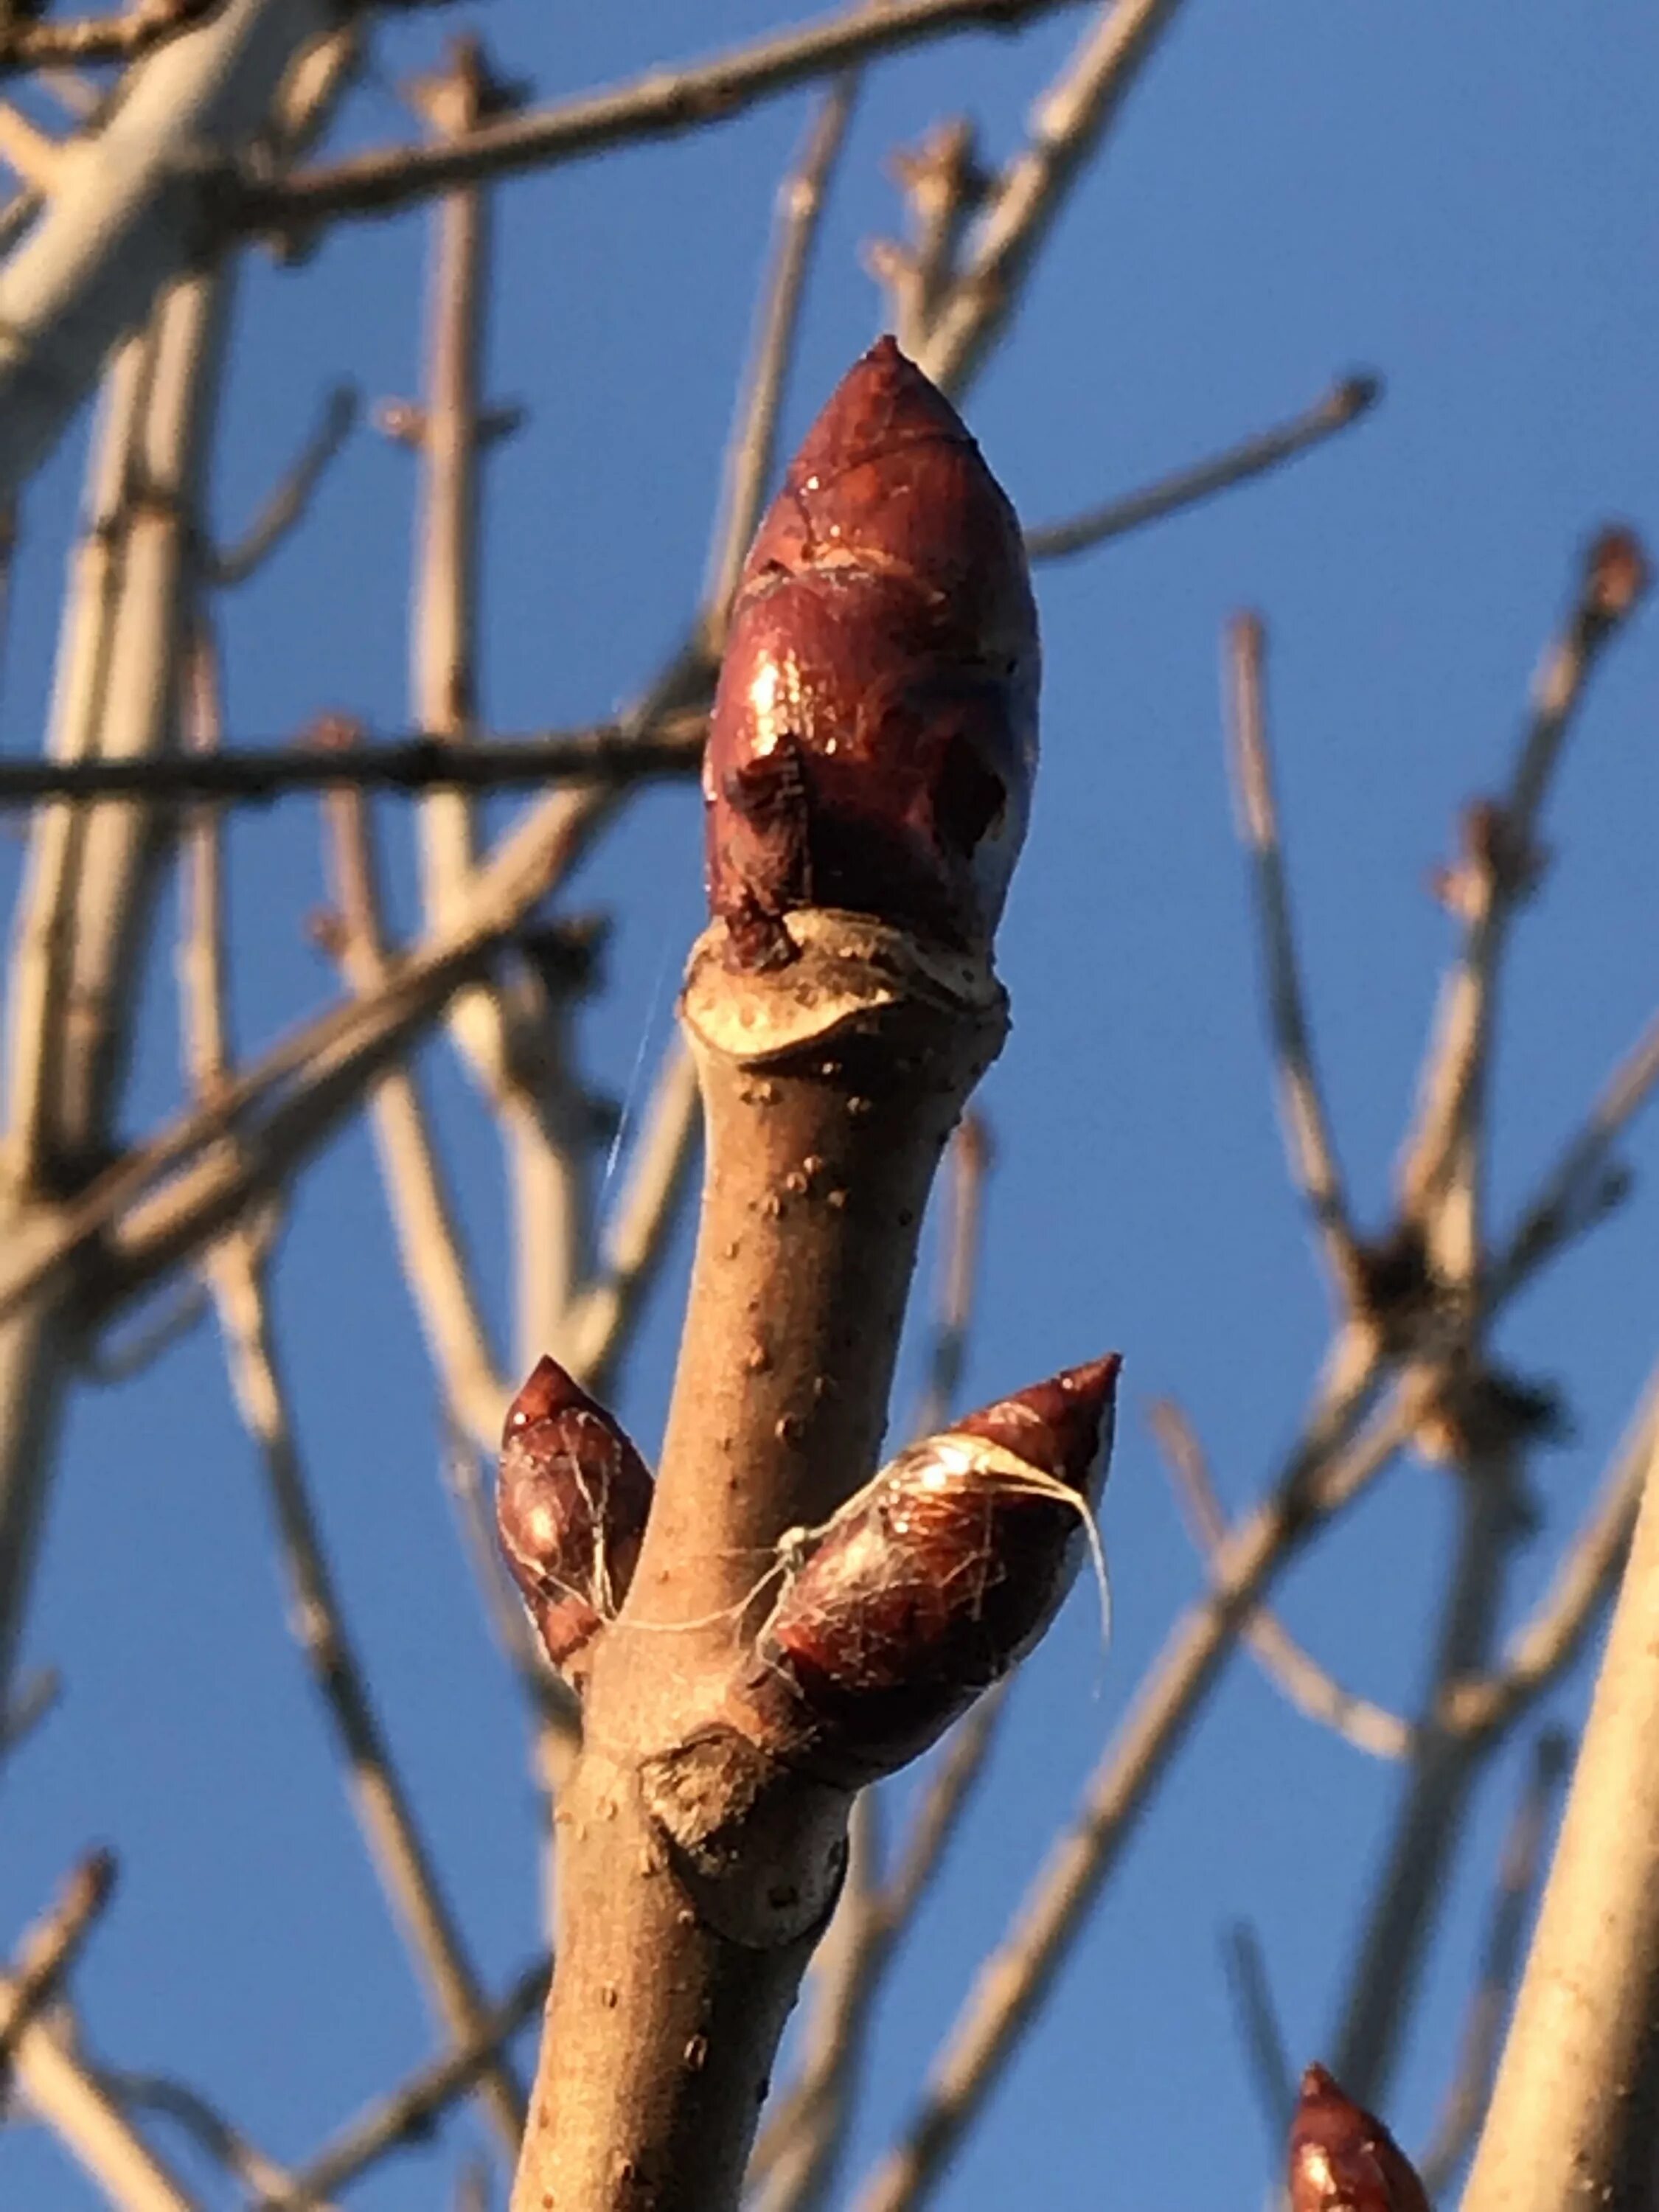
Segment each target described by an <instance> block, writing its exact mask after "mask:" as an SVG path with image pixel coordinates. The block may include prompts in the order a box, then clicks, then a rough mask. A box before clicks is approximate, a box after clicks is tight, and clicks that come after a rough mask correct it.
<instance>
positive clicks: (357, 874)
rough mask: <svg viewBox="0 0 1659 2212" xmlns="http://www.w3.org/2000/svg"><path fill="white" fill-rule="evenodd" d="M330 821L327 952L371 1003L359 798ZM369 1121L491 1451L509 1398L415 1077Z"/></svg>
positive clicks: (443, 1370)
mask: <svg viewBox="0 0 1659 2212" xmlns="http://www.w3.org/2000/svg"><path fill="white" fill-rule="evenodd" d="M325 820H326V823H327V826H328V833H329V836H328V858H329V867H330V873H331V879H332V884H333V891H334V921H335V923H336V927H335V929H334V930H332V931H331V933H330V936H331V947H332V949H333V950H334V951H335V952H336V953H337V957H338V959H339V962H340V965H341V967H342V969H343V971H344V974H345V976H346V980H347V981H349V983H350V984H351V986H352V987H353V988H354V989H355V990H356V991H358V992H360V993H362V994H369V993H372V992H374V991H376V990H379V989H380V988H382V987H384V985H385V982H386V975H387V974H388V971H389V967H390V963H389V960H388V957H387V953H386V936H385V930H384V927H383V924H382V921H381V905H380V888H379V880H378V878H379V871H378V869H377V867H376V865H375V856H374V847H373V845H372V843H371V842H370V828H369V820H368V808H367V806H366V805H365V804H364V801H363V798H362V793H360V792H356V791H352V790H340V791H335V792H331V793H330V794H329V797H328V799H327V800H326V802H325ZM371 1113H372V1117H373V1121H374V1133H375V1138H376V1140H377V1143H378V1146H379V1149H380V1168H381V1173H382V1175H383V1176H384V1177H385V1180H386V1191H387V1194H388V1196H389V1198H390V1200H391V1210H392V1227H393V1230H394V1231H395V1233H396V1235H397V1238H398V1252H399V1255H400V1256H401V1258H402V1261H403V1273H404V1280H405V1281H406V1282H407V1283H408V1285H409V1287H410V1294H411V1296H412V1297H413V1298H414V1300H415V1304H416V1309H417V1310H418V1312H419V1314H420V1316H421V1321H422V1327H423V1328H424V1329H425V1332H426V1338H427V1342H428V1345H429V1346H430V1347H431V1350H432V1354H433V1358H434V1359H435V1362H436V1364H437V1366H438V1370H439V1372H440V1374H441V1377H442V1381H443V1389H444V1395H445V1399H446V1401H447V1404H448V1405H449V1407H451V1409H452V1410H453V1413H454V1414H455V1416H456V1418H457V1419H459V1421H460V1422H461V1424H462V1425H463V1426H464V1428H465V1430H466V1431H467V1433H468V1434H469V1436H470V1437H471V1438H472V1439H473V1440H474V1442H475V1443H477V1444H478V1445H480V1446H481V1447H482V1449H485V1450H489V1449H491V1448H492V1447H493V1446H494V1444H495V1439H496V1437H497V1436H498V1435H499V1433H500V1431H501V1416H502V1414H503V1413H504V1412H505V1410H506V1406H507V1398H508V1396H509V1395H510V1393H509V1392H508V1389H507V1384H506V1383H505V1382H504V1380H503V1378H502V1376H501V1371H500V1369H499V1367H498V1366H497V1364H496V1361H495V1354H494V1352H493V1351H492V1350H491V1347H490V1342H489V1332H488V1330H487V1329H486V1328H485V1325H484V1320H483V1310H482V1309H481V1308H480V1306H479V1304H478V1299H477V1292H476V1291H475V1288H474V1285H473V1282H472V1278H471V1270H470V1268H469V1267H468V1264H467V1261H466V1260H465V1256H464V1253H463V1249H462V1243H461V1231H460V1225H459V1222H458V1221H457V1219H456V1218H455V1212H454V1208H453V1205H452V1204H451V1202H450V1195H449V1190H448V1187H447V1182H446V1180H445V1177H444V1174H443V1169H442V1166H441V1162H440V1160H439V1158H438V1154H437V1149H436V1146H435V1144H434V1141H433V1137H432V1131H431V1128H430V1126H429V1124H428V1120H427V1115H426V1109H425V1107H424V1105H423V1103H422V1098H421V1093H420V1088H419V1085H418V1084H417V1082H416V1078H415V1076H414V1074H413V1073H412V1072H411V1071H410V1069H409V1068H407V1067H404V1066H399V1067H395V1068H393V1069H392V1070H391V1071H390V1072H389V1073H386V1075H384V1076H382V1077H381V1079H380V1081H379V1082H378V1083H377V1084H376V1085H375V1086H374V1092H373V1096H372V1100H371Z"/></svg>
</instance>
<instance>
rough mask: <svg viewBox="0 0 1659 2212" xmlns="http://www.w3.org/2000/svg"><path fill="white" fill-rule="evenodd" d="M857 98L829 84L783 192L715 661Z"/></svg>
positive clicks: (729, 499) (766, 486) (730, 474)
mask: <svg viewBox="0 0 1659 2212" xmlns="http://www.w3.org/2000/svg"><path fill="white" fill-rule="evenodd" d="M858 90H859V79H858V76H857V73H856V72H853V71H849V72H848V74H846V75H845V76H840V77H837V78H836V82H834V83H833V84H832V85H830V86H829V89H828V90H827V91H826V92H825V93H824V94H823V97H822V98H821V100H819V102H818V105H817V111H816V112H815V113H814V115H813V117H812V119H811V123H810V124H809V125H808V126H807V131H806V136H805V140H804V141H803V143H802V145H801V149H800V151H799V154H798V155H796V157H795V160H794V161H793V163H792V164H791V166H790V168H789V171H788V173H787V175H786V176H785V178H784V179H783V182H782V184H781V185H780V186H779V188H778V197H777V215H776V218H775V232H774V237H773V242H772V257H771V262H770V265H769V268H768V270H767V273H766V277H765V281H764V283H763V285H762V288H761V303H760V311H759V315H758V318H757V329H756V338H755V353H754V359H753V361H752V362H750V368H749V374H748V377H747V379H746V381H745V387H744V396H743V399H742V402H741V404H740V406H739V409H738V420H737V422H735V423H734V424H733V426H732V437H731V441H730V443H729V444H728V446H727V447H726V470H725V477H726V481H725V486H724V489H723V492H722V495H721V500H720V519H719V520H718V522H717V524H716V526H715V532H714V544H713V546H712V547H711V549H710V556H709V563H708V584H707V586H706V588H705V592H704V595H703V597H704V614H703V622H702V646H703V649H704V651H705V653H707V654H708V658H709V659H711V660H713V659H714V658H715V657H717V656H718V654H719V653H720V648H721V647H722V645H723V644H724V642H725V635H726V617H727V615H728V613H729V611H730V610H731V605H732V597H733V595H734V594H735V592H736V591H737V588H738V575H739V574H740V572H741V570H742V568H743V562H744V555H745V554H746V553H747V552H748V550H749V541H750V538H752V537H753V536H754V534H755V526H756V525H757V523H758V522H759V520H760V518H761V510H762V509H763V507H764V506H765V504H766V500H767V495H768V493H769V490H770V489H771V483H772V477H773V474H774V471H775V465H776V459H777V442H778V418H779V416H780V415H781V412H782V409H783V401H784V395H785V392H786V390H787V385H788V380H789V368H790V364H791V362H793V359H794V354H795V341H796V337H797V333H798V330H799V323H800V309H801V302H802V301H803V299H804V298H805V293H806V281H807V278H808V276H810V274H811V266H812V250H813V247H814V246H816V245H817V237H818V230H819V227H820V223H821V220H822V217H823V210H824V207H825V205H826V204H827V202H828V200H829V187H830V183H831V180H832V179H833V178H834V175H835V172H836V162H837V161H838V160H839V159H840V156H841V150H842V146H843V145H844V144H845V143H846V139H847V127H848V124H849V123H850V122H851V120H852V116H853V109H854V104H855V103H856V101H857V99H858Z"/></svg>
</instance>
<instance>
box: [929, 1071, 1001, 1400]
mask: <svg viewBox="0 0 1659 2212" xmlns="http://www.w3.org/2000/svg"><path fill="white" fill-rule="evenodd" d="M995 1159H996V1147H995V1146H994V1143H993V1141H992V1138H991V1131H990V1126H989V1124H988V1123H987V1121H986V1119H985V1116H984V1115H982V1114H981V1113H980V1112H979V1110H978V1109H977V1108H975V1107H971V1106H970V1107H969V1109H968V1111H967V1112H966V1113H965V1114H964V1115H963V1117H962V1119H961V1121H958V1122H957V1126H956V1130H955V1133H954V1134H953V1135H952V1137H951V1144H950V1149H949V1150H948V1151H947V1152H946V1153H945V1170H946V1173H945V1205H946V1208H947V1212H946V1216H945V1225H944V1229H943V1231H942V1232H941V1239H940V1245H939V1290H938V1294H937V1301H936V1304H935V1306H934V1317H933V1345H932V1346H931V1348H930V1350H929V1352H928V1358H927V1377H926V1380H925V1381H924V1383H923V1384H922V1393H921V1407H920V1408H919V1409H918V1411H917V1413H916V1417H915V1424H914V1427H915V1434H916V1435H917V1436H919V1437H926V1436H931V1435H932V1434H933V1431H935V1430H936V1429H942V1428H943V1427H944V1426H945V1421H946V1419H947V1418H948V1417H949V1414H950V1411H951V1407H952V1406H953V1405H954V1404H955V1403H956V1401H957V1392H958V1390H959V1389H960V1388H961V1384H962V1370H963V1366H964V1365H965V1364H966V1363H967V1358H968V1337H969V1328H971V1326H972V1322H973V1318H974V1292H975V1287H976V1285H977V1282H978V1279H979V1250H980V1242H981V1231H982V1230H983V1227H984V1218H985V1187H986V1183H987V1180H988V1178H989V1176H990V1172H991V1169H992V1167H993V1165H994V1163H995Z"/></svg>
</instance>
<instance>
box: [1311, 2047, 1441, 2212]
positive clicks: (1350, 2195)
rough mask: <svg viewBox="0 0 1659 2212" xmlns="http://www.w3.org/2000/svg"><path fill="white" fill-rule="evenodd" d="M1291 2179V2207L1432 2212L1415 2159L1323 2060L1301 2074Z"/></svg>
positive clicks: (1316, 2211) (1325, 2211) (1321, 2211)
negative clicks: (1345, 2091)
mask: <svg viewBox="0 0 1659 2212" xmlns="http://www.w3.org/2000/svg"><path fill="white" fill-rule="evenodd" d="M1286 2179H1287V2181H1288V2185H1289V2189H1290V2198H1291V2212H1430V2205H1429V2199H1428V2194H1427V2192H1426V2191H1425V2189H1424V2187H1423V2185H1422V2183H1421V2182H1420V2181H1419V2179H1418V2178H1417V2172H1416V2169H1415V2168H1414V2167H1413V2165H1412V2162H1411V2160H1409V2159H1408V2158H1407V2156H1406V2154H1405V2153H1404V2152H1403V2151H1402V2150H1401V2148H1400V2146H1399V2145H1398V2143H1396V2142H1395V2139H1394V2137H1393V2136H1391V2135H1390V2134H1389V2131H1388V2130H1387V2129H1386V2128H1385V2127H1384V2126H1383V2123H1382V2121H1381V2120H1379V2119H1376V2118H1373V2117H1372V2115H1371V2114H1370V2112H1365V2111H1364V2109H1363V2108H1362V2107H1361V2106H1358V2105H1356V2104H1355V2103H1354V2101H1353V2100H1352V2097H1348V2096H1345V2095H1344V2094H1343V2093H1342V2091H1341V2090H1340V2088H1339V2087H1337V2084H1336V2083H1335V2081H1334V2080H1333V2079H1332V2078H1331V2076H1330V2075H1328V2073H1327V2072H1326V2071H1325V2069H1324V2068H1323V2067H1322V2066H1310V2067H1309V2069H1308V2070H1307V2071H1306V2073H1305V2074H1304V2075H1303V2076H1302V2096H1301V2100H1300V2102H1299V2103H1298V2104H1297V2108H1296V2117H1295V2118H1294V2119H1293V2120H1292V2121H1291V2143H1290V2162H1289V2172H1288V2174H1287V2177H1286Z"/></svg>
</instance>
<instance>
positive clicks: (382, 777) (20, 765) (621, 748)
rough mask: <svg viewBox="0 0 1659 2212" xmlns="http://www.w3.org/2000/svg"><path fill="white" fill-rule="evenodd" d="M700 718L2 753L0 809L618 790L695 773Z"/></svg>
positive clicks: (699, 758) (703, 719)
mask: <svg viewBox="0 0 1659 2212" xmlns="http://www.w3.org/2000/svg"><path fill="white" fill-rule="evenodd" d="M707 726H708V717H707V716H706V715H705V714H702V713H694V714H678V715H676V716H674V717H673V718H672V719H671V720H669V721H667V722H665V723H662V724H659V725H657V726H652V727H649V728H647V729H646V730H644V731H643V732H635V731H633V730H631V729H629V727H628V726H626V725H624V724H622V723H617V722H604V723H599V724H596V725H595V726H593V727H592V729H586V730H568V731H567V730H553V731H538V732H530V733H528V734H526V736H524V737H514V738H496V739H494V740H492V741H491V742H489V743H488V744H472V745H469V746H468V747H467V749H466V750H465V752H461V751H458V750H455V749H454V748H453V747H452V746H451V745H449V744H447V741H446V740H445V739H443V738H435V737H433V736H431V735H430V734H429V733H428V732H425V731H422V732H419V733H418V734H417V735H416V736H414V737H410V738H392V739H389V740H387V741H386V742H384V743H382V744H354V745H353V746H352V747H351V748H350V749H349V750H341V749H339V748H337V747H326V746H320V745H315V744H307V745H272V746H251V745H250V746H245V747H240V748H237V749H234V750H228V751H226V752H222V753H219V754H216V755H212V756H206V755H203V756H197V757H191V756H189V755H180V756H179V757H174V758H167V759H162V760H74V761H58V760H9V761H5V762H3V763H0V807H4V806H21V805H34V804H36V803H38V802H39V801H40V800H42V799H67V800H79V801H82V802H83V803H84V802H86V801H88V800H91V799H221V800H228V801H235V802H240V803H244V804H252V805H264V804H266V803H268V802H269V801H270V800H272V799H281V798H284V797H286V796H287V795H288V794H289V793H291V792H296V791H321V790H326V789H329V788H331V787H338V786H340V785H342V784H349V785H351V786H353V787H356V788H357V789H359V790H362V791H430V790H433V789H435V788H441V787H444V786H451V787H453V788H454V789H456V790H458V791H495V790H502V791H507V790H513V789H514V788H520V787H540V786H542V785H544V784H550V783H566V782H584V783H605V784H614V785H617V786H619V787H620V786H625V785H628V784H631V783H635V782H644V781H647V779H648V778H651V777H653V776H668V777H678V776H693V775H696V772H697V769H698V767H699V765H700V764H701V762H702V740H703V733H704V732H705V730H706V728H707Z"/></svg>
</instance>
